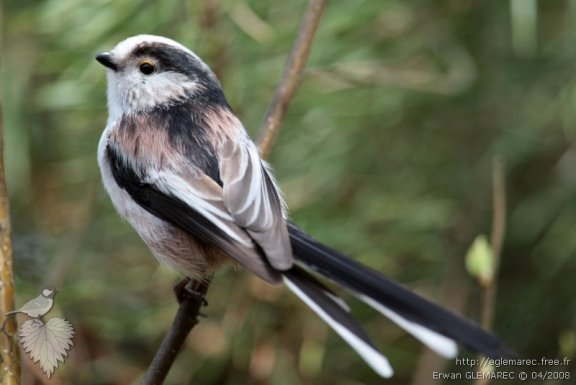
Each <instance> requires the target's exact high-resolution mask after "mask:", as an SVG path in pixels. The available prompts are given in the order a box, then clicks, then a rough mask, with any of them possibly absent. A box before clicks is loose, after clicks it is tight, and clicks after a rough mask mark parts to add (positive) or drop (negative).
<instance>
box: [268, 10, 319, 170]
mask: <svg viewBox="0 0 576 385" xmlns="http://www.w3.org/2000/svg"><path fill="white" fill-rule="evenodd" d="M327 3H328V0H310V3H309V4H308V8H307V9H306V12H305V13H304V17H303V18H302V22H301V24H300V29H299V31H298V36H297V37H296V41H295V42H294V46H293V47H292V51H291V52H290V56H288V61H287V62H286V66H285V67H284V72H283V73H282V78H281V80H280V84H278V87H276V93H275V94H274V97H273V98H272V102H270V106H269V107H268V112H266V117H265V118H264V122H263V123H262V127H261V128H260V133H259V134H258V145H259V146H260V155H261V156H262V158H263V159H267V158H268V156H269V155H270V152H271V150H272V146H273V145H274V142H275V141H276V137H277V136H278V132H279V131H280V125H281V123H282V120H283V118H284V115H285V113H286V110H287V109H288V106H289V105H290V102H291V101H292V98H293V96H294V94H295V92H296V89H297V88H298V86H299V85H300V80H301V78H302V71H303V70H304V67H305V66H306V62H307V61H308V57H309V55H310V50H311V48H312V42H313V41H314V36H315V34H316V30H317V29H318V25H319V24H320V19H321V18H322V13H323V11H324V9H325V8H326V4H327Z"/></svg>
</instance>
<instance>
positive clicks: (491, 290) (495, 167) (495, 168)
mask: <svg viewBox="0 0 576 385" xmlns="http://www.w3.org/2000/svg"><path fill="white" fill-rule="evenodd" d="M505 233H506V182H505V166H504V161H503V160H502V159H501V158H500V157H499V156H494V158H493V160H492V233H491V234H490V244H491V246H492V258H493V267H494V268H493V272H492V277H491V278H490V280H489V281H488V282H487V283H486V284H485V285H484V286H483V288H482V294H481V295H482V298H481V304H480V324H481V325H482V327H483V328H485V329H486V330H490V329H492V322H493V318H494V301H495V298H496V291H497V282H498V280H497V279H496V278H497V277H498V271H499V270H500V260H501V257H502V245H503V243H504V235H505ZM479 370H481V371H482V370H486V368H479ZM489 383H490V378H489V377H482V378H479V379H477V380H476V381H475V382H474V385H488V384H489Z"/></svg>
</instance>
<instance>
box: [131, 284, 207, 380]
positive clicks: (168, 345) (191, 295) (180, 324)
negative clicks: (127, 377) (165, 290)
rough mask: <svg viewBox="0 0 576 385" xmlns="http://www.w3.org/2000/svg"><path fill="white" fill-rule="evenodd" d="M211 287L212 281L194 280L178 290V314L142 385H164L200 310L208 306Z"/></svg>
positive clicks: (195, 322) (196, 321)
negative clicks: (206, 297)
mask: <svg viewBox="0 0 576 385" xmlns="http://www.w3.org/2000/svg"><path fill="white" fill-rule="evenodd" d="M209 285H210V281H200V280H194V281H186V284H185V285H181V287H177V288H176V290H175V291H176V295H177V296H179V297H180V298H179V300H180V306H179V307H178V312H177V313H176V317H174V322H172V326H171V327H170V330H168V333H167V334H166V336H165V337H164V340H162V344H161V345H160V347H159V348H158V351H157V352H156V355H155V356H154V359H153V360H152V363H151V364H150V367H149V368H148V371H147V372H146V375H145V376H144V380H143V381H142V385H161V384H163V383H164V380H165V379H166V376H167V375H168V371H169V370H170V368H171V367H172V364H173V363H174V360H175V359H176V356H177V355H178V352H179V351H180V349H181V348H182V345H183V344H184V341H186V336H188V333H190V331H191V330H192V329H193V328H194V326H196V324H197V323H198V317H199V315H200V309H201V308H202V306H203V305H205V304H206V299H205V296H206V292H207V291H208V287H209ZM179 286H180V285H179ZM184 286H185V287H184ZM178 290H179V291H178Z"/></svg>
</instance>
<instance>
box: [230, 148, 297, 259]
mask: <svg viewBox="0 0 576 385" xmlns="http://www.w3.org/2000/svg"><path fill="white" fill-rule="evenodd" d="M220 177H221V178H222V181H223V184H224V188H223V190H224V204H225V206H226V208H227V209H228V211H229V212H230V215H232V217H233V218H234V221H235V222H236V223H237V224H238V225H239V226H240V227H242V228H244V229H246V231H247V232H248V233H249V234H250V236H251V237H252V239H254V240H255V241H256V243H258V245H259V246H260V247H261V248H262V250H263V251H264V254H265V255H266V258H267V260H268V261H269V262H270V264H271V265H272V266H273V267H275V268H277V269H279V270H287V269H289V268H291V267H292V264H293V257H292V248H291V245H290V239H289V237H288V228H287V226H286V218H285V214H284V207H283V203H282V199H281V198H280V193H279V191H278V189H277V188H276V185H275V184H274V180H273V178H272V176H271V175H270V174H269V173H268V171H267V170H266V168H265V167H264V165H263V163H262V160H261V159H260V156H259V154H258V149H257V148H256V146H255V145H254V143H253V142H252V141H251V140H250V139H249V138H247V137H246V138H244V140H240V141H238V142H237V143H233V142H232V141H230V140H229V141H227V142H225V143H224V144H223V146H222V148H221V149H220Z"/></svg>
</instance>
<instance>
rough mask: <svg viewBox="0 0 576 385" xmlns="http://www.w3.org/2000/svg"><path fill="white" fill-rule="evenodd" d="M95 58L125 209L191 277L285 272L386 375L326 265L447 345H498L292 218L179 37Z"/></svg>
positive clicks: (279, 275)
mask: <svg viewBox="0 0 576 385" xmlns="http://www.w3.org/2000/svg"><path fill="white" fill-rule="evenodd" d="M96 59H97V60H98V61H99V62H100V63H101V64H103V65H104V66H105V67H107V69H108V70H107V73H108V108H109V117H108V122H107V125H106V128H105V130H104V133H103V135H102V138H101V139H100V144H99V147H98V163H99V165H100V170H101V172H102V178H103V181H104V186H105V188H106V190H107V191H108V194H110V197H111V199H112V202H113V204H114V206H115V208H116V210H117V211H118V212H119V213H120V215H121V216H122V217H124V218H125V219H126V220H127V221H128V222H129V223H130V224H131V225H132V226H133V227H134V229H135V230H136V231H137V232H138V234H139V235H140V237H141V238H142V239H143V240H144V242H145V243H146V245H148V247H149V248H150V250H151V251H152V253H153V254H154V255H155V256H156V258H157V259H158V260H159V261H160V262H162V263H165V264H167V265H168V266H170V267H171V268H173V269H175V270H177V271H179V272H180V273H182V274H185V275H187V276H189V277H193V278H202V277H206V276H207V275H210V274H212V272H213V271H214V270H215V269H216V268H217V267H219V266H220V265H222V264H223V263H225V262H228V261H235V262H237V263H238V264H240V265H242V266H244V267H245V268H246V269H247V270H249V271H251V272H252V273H254V274H256V275H257V276H259V277H260V278H262V279H263V280H265V281H267V282H270V283H272V284H279V283H284V284H286V286H287V287H288V288H289V289H290V290H292V291H293V292H294V293H295V294H296V295H297V296H298V297H300V298H301V299H302V300H303V301H304V302H305V303H306V304H307V305H308V306H309V307H310V308H311V309H312V310H314V311H315V312H316V313H317V314H318V315H319V316H320V317H321V318H322V319H323V320H324V321H326V322H327V323H328V324H329V325H330V326H331V327H332V328H333V329H334V330H335V331H336V333H338V334H339V335H340V336H341V337H342V338H343V339H344V340H345V341H346V342H347V343H348V344H350V346H351V347H352V348H353V349H354V350H356V351H357V352H358V354H359V355H360V356H361V357H362V358H363V359H364V360H365V361H366V362H367V363H368V364H369V365H370V366H371V367H372V368H373V369H374V370H375V371H376V372H377V373H378V374H380V375H381V376H383V377H390V376H391V375H392V373H393V372H392V368H391V367H390V364H389V363H388V360H387V359H386V358H385V357H384V356H383V355H382V354H381V353H380V352H379V351H378V350H377V349H376V347H375V346H374V344H373V343H372V342H371V341H370V340H369V338H368V336H367V335H366V333H365V332H364V331H363V329H362V328H361V326H360V325H359V324H358V323H357V322H356V321H355V320H354V318H352V316H351V315H350V313H349V309H348V307H347V306H346V305H345V304H344V302H343V301H342V300H341V299H339V298H338V297H337V296H336V294H334V293H333V292H332V291H330V290H329V289H328V288H327V287H326V286H324V285H323V284H322V283H320V281H318V280H317V279H316V277H315V276H316V274H318V275H320V276H324V277H326V278H328V279H329V280H331V281H333V282H335V283H336V284H338V285H340V286H342V287H344V288H345V289H347V290H348V291H350V292H351V293H352V294H354V295H355V296H356V297H358V298H359V299H361V300H362V301H364V302H366V303H367V304H368V305H370V306H372V307H373V308H374V309H376V310H377V311H379V312H381V313H382V314H384V315H385V316H386V317H388V318H390V319H391V320H392V321H394V322H395V323H397V324H398V325H400V326H401V327H402V328H404V329H405V330H406V331H407V332H409V333H410V334H412V335H413V336H414V337H416V338H417V339H419V340H420V341H422V342H423V343H424V344H426V345H427V346H428V347H429V348H430V349H432V350H434V351H436V352H437V353H439V354H441V355H443V356H445V357H454V356H455V355H456V353H457V343H461V344H462V345H464V346H465V347H467V348H469V349H471V350H474V351H477V352H481V353H483V354H485V355H487V356H489V357H500V356H503V355H506V354H507V352H508V349H507V348H506V346H505V345H503V344H502V343H501V342H500V341H499V340H498V339H497V338H496V337H494V336H493V335H492V334H490V333H488V332H486V331H484V330H482V329H481V328H479V327H477V326H475V325H474V324H472V323H470V322H468V321H466V320H464V319H463V318H460V317H459V316H457V315H455V314H453V313H451V312H449V311H447V310H445V309H443V308H442V307H440V306H438V305H435V304H433V303H431V302H429V301H427V300H425V299H424V298H422V297H420V296H418V295H416V294H414V293H413V292H411V291H410V290H408V289H405V288H404V287H402V286H401V285H399V284H397V283H395V282H393V281H392V280H390V279H389V278H386V277H385V276H383V275H381V274H380V273H378V272H376V271H374V270H372V269H370V268H368V267H366V266H363V265H361V264H359V263H358V262H355V261H354V260H352V259H350V258H348V257H346V256H344V255H342V254H340V253H339V252H337V251H335V250H332V249H330V248H329V247H327V246H325V245H323V244H321V243H320V242H318V241H316V240H314V239H313V238H311V237H310V236H308V235H307V234H305V233H304V232H303V231H302V230H300V229H299V228H298V227H297V226H296V225H295V224H294V223H292V222H291V221H289V220H288V219H287V214H286V209H285V206H284V204H283V201H282V198H281V193H280V190H279V188H278V186H277V185H276V183H275V181H274V178H273V177H272V175H271V174H270V171H269V169H268V167H267V166H266V165H265V164H264V163H263V161H262V160H261V159H260V157H259V154H258V149H257V148H256V146H255V145H254V143H253V142H252V140H251V139H250V138H249V137H248V135H247V133H246V131H245V129H244V127H243V126H242V123H241V122H240V120H239V119H238V118H237V117H236V116H235V115H234V113H233V112H232V109H231V108H230V106H229V105H228V103H227V101H226V98H225V96H224V93H223V91H222V88H221V85H220V83H219V81H218V79H216V76H215V75H214V73H212V71H211V70H210V68H209V67H208V66H207V65H206V64H205V63H204V62H203V61H202V60H201V59H200V58H199V57H198V56H196V55H195V54H194V53H193V52H191V51H190V50H189V49H187V48H186V47H184V46H182V45H181V44H179V43H177V42H175V41H173V40H170V39H167V38H164V37H158V36H150V35H139V36H134V37H130V38H128V39H126V40H124V41H122V42H121V43H119V44H118V45H117V46H116V47H114V49H112V50H111V51H110V52H105V53H101V54H98V55H97V56H96Z"/></svg>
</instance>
